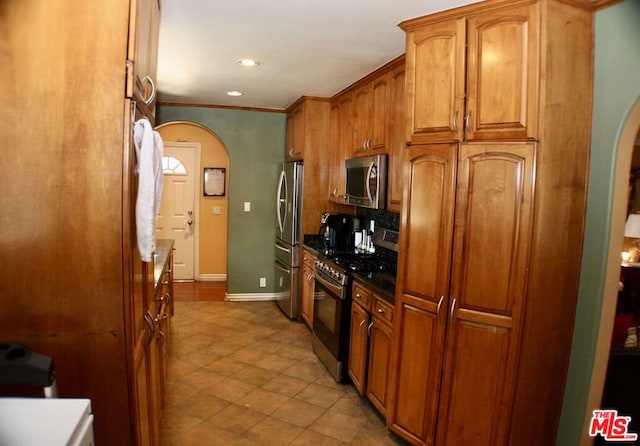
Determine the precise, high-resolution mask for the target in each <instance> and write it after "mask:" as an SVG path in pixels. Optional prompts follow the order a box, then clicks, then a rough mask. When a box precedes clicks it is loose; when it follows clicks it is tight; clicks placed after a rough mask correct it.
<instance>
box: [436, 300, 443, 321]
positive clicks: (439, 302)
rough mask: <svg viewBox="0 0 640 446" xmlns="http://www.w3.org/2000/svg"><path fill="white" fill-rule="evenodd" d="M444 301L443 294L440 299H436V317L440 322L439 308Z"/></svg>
mask: <svg viewBox="0 0 640 446" xmlns="http://www.w3.org/2000/svg"><path fill="white" fill-rule="evenodd" d="M443 301H444V296H440V300H439V301H438V308H437V309H436V319H437V320H438V322H440V308H441V307H442V302H443Z"/></svg>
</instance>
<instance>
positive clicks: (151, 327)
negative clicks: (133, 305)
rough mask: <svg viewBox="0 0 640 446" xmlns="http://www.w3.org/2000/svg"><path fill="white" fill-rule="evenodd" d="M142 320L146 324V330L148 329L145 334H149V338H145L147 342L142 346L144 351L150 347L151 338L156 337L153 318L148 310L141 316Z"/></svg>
mask: <svg viewBox="0 0 640 446" xmlns="http://www.w3.org/2000/svg"><path fill="white" fill-rule="evenodd" d="M143 318H144V322H145V323H146V324H147V328H148V331H147V332H148V333H149V337H148V338H147V342H145V346H144V348H145V349H146V348H147V347H149V346H150V345H151V342H152V341H153V338H154V337H155V335H156V334H155V331H156V328H155V324H154V323H153V316H151V313H149V311H148V310H147V312H146V313H145V315H144V316H143Z"/></svg>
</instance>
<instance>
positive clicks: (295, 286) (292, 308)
mask: <svg viewBox="0 0 640 446" xmlns="http://www.w3.org/2000/svg"><path fill="white" fill-rule="evenodd" d="M301 211H302V161H294V162H287V163H283V165H282V171H281V172H280V176H279V179H278V190H277V194H276V242H275V248H276V262H275V275H274V278H275V293H276V302H277V303H278V306H279V307H280V309H281V310H282V311H283V312H284V314H286V315H287V316H288V317H289V318H290V319H298V318H299V317H300V293H301V289H300V274H301V272H300V257H301V256H300V250H301V248H300V244H301V238H302V236H301V223H302V221H301V215H300V213H301Z"/></svg>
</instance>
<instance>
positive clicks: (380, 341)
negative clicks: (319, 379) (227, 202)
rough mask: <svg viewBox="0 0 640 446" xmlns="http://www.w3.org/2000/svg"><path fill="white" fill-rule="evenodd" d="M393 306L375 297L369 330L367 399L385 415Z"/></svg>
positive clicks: (387, 397) (387, 396)
mask: <svg viewBox="0 0 640 446" xmlns="http://www.w3.org/2000/svg"><path fill="white" fill-rule="evenodd" d="M392 323H393V306H392V305H391V304H389V303H387V302H386V301H385V300H382V299H381V298H379V297H375V296H374V302H373V316H372V322H371V326H370V328H369V361H368V365H367V398H368V399H369V401H371V404H373V405H374V406H375V408H376V409H378V411H379V412H380V413H381V414H382V415H383V416H386V414H387V403H388V399H389V391H388V389H389V370H390V364H391V339H392V333H393V329H392Z"/></svg>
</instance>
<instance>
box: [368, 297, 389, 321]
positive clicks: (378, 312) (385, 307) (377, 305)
mask: <svg viewBox="0 0 640 446" xmlns="http://www.w3.org/2000/svg"><path fill="white" fill-rule="evenodd" d="M373 315H374V317H376V318H380V319H382V320H385V321H387V322H388V323H390V324H393V306H392V305H391V304H390V303H389V302H387V301H386V300H384V299H383V298H381V297H378V296H374V300H373Z"/></svg>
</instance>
